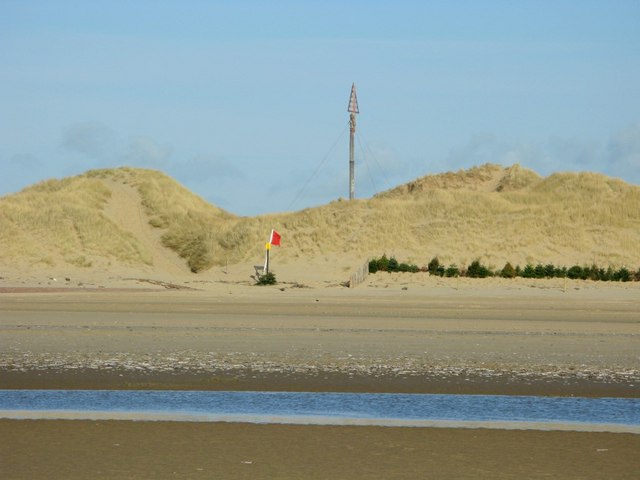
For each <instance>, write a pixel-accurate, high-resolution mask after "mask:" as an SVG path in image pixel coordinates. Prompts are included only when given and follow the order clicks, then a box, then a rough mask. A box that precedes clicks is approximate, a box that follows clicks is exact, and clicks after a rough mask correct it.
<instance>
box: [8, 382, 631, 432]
mask: <svg viewBox="0 0 640 480" xmlns="http://www.w3.org/2000/svg"><path fill="white" fill-rule="evenodd" d="M0 418H68V419H128V420H175V421H209V422H211V421H214V422H215V421H228V422H250V423H291V424H321V425H381V426H417V427H419V426H458V427H487V426H491V427H492V428H542V429H568V430H591V431H594V430H603V431H628V432H632V433H640V399H635V398H633V399H632V398H581V397H538V396H501V395H431V394H389V393H385V394H378V393H301V392H218V391H158V390H0Z"/></svg>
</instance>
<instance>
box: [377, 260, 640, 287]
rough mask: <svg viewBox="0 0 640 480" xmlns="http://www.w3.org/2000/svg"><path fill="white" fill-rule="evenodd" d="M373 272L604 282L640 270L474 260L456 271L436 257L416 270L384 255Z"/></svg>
mask: <svg viewBox="0 0 640 480" xmlns="http://www.w3.org/2000/svg"><path fill="white" fill-rule="evenodd" d="M376 272H411V273H416V272H429V273H430V274H431V275H437V276H440V277H470V278H486V277H503V278H515V277H522V278H571V279H581V280H600V281H604V282H608V281H614V282H629V281H640V269H638V271H635V272H634V271H631V270H629V269H627V268H626V267H621V268H619V269H614V268H613V267H607V268H602V267H598V266H596V265H591V266H581V265H574V266H572V267H569V268H567V267H564V266H563V267H558V266H555V265H553V264H551V263H549V264H546V265H543V264H541V263H539V264H537V265H532V264H527V265H525V267H524V268H521V267H520V265H517V266H516V267H515V268H514V267H513V265H511V263H509V262H507V263H506V264H505V266H504V267H502V269H500V270H492V269H491V268H489V267H487V266H486V265H483V264H482V263H480V260H474V261H473V262H471V264H470V265H468V266H467V267H466V268H462V269H460V268H458V267H457V266H456V265H453V264H452V265H449V266H445V265H443V264H441V263H440V260H438V257H434V258H433V259H431V261H430V262H429V264H428V265H426V266H423V267H418V266H417V265H415V264H412V263H404V262H403V263H401V262H398V260H396V258H395V257H387V256H386V254H385V255H382V257H380V258H374V259H372V260H370V261H369V273H376Z"/></svg>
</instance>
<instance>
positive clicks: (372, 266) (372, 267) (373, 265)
mask: <svg viewBox="0 0 640 480" xmlns="http://www.w3.org/2000/svg"><path fill="white" fill-rule="evenodd" d="M377 271H378V259H376V258H374V259H372V260H369V273H376V272H377Z"/></svg>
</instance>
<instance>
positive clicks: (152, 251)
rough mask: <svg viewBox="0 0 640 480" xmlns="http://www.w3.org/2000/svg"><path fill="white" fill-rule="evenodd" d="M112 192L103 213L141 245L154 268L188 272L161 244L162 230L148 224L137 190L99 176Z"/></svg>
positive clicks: (173, 254)
mask: <svg viewBox="0 0 640 480" xmlns="http://www.w3.org/2000/svg"><path fill="white" fill-rule="evenodd" d="M103 181H104V182H105V184H106V185H107V186H108V187H109V188H110V189H111V192H112V195H111V198H110V199H109V202H108V203H107V205H106V206H105V208H104V214H105V215H106V216H107V217H108V218H109V219H110V220H111V221H113V222H114V223H115V224H116V225H118V226H119V227H120V228H122V229H123V230H126V231H127V232H129V233H131V234H132V235H133V236H134V237H135V238H136V240H137V241H138V242H139V244H140V245H141V247H142V248H143V249H144V250H146V252H147V253H148V254H149V255H151V258H152V261H153V267H154V269H156V270H158V271H162V272H166V273H171V274H185V273H188V272H189V269H188V268H187V265H186V263H185V262H184V260H182V259H181V258H180V256H179V255H178V254H177V253H175V252H174V251H173V250H170V249H168V248H166V247H165V246H163V245H162V241H161V239H160V237H161V236H162V230H161V229H158V228H154V227H152V226H151V225H150V224H149V217H148V216H147V214H146V213H145V211H144V209H143V207H142V200H141V198H140V194H139V193H138V191H137V190H136V189H135V188H134V187H132V186H130V185H126V184H123V183H120V182H118V181H115V180H111V179H109V180H103Z"/></svg>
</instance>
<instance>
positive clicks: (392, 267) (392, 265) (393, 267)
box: [387, 257, 398, 272]
mask: <svg viewBox="0 0 640 480" xmlns="http://www.w3.org/2000/svg"><path fill="white" fill-rule="evenodd" d="M387 271H388V272H397V271H398V260H396V258H395V257H391V258H390V259H389V265H388V266H387Z"/></svg>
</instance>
